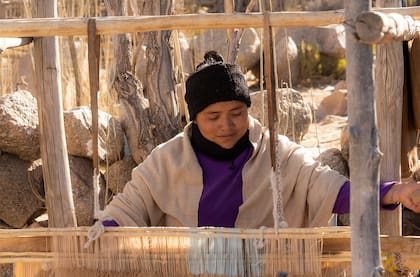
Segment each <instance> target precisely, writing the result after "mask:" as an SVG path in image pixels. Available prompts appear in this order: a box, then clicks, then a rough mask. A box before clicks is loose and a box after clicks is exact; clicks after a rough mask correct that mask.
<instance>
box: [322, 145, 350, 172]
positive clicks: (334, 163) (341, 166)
mask: <svg viewBox="0 0 420 277" xmlns="http://www.w3.org/2000/svg"><path fill="white" fill-rule="evenodd" d="M317 160H318V161H320V162H321V164H322V165H328V166H329V167H331V168H332V169H334V170H336V171H338V172H339V173H340V174H341V175H344V176H346V177H349V166H348V164H347V161H346V160H345V159H344V157H343V154H342V153H341V151H340V150H339V149H337V148H329V149H327V150H325V151H323V152H322V153H321V154H320V155H319V156H318V158H317Z"/></svg>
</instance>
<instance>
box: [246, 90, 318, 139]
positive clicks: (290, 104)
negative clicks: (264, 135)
mask: <svg viewBox="0 0 420 277" xmlns="http://www.w3.org/2000/svg"><path fill="white" fill-rule="evenodd" d="M264 96H265V97H267V94H266V93H265V94H264ZM280 100H281V101H280ZM251 101H252V105H251V107H250V110H249V111H250V114H251V115H252V116H253V117H255V118H256V119H258V120H259V121H260V122H261V123H262V124H263V125H265V126H268V121H267V104H266V103H264V111H265V115H264V117H263V114H262V110H263V109H262V105H261V92H254V93H251ZM277 105H278V108H277V110H278V116H279V120H278V132H279V134H283V135H286V136H287V137H288V138H289V139H291V140H293V141H295V142H297V143H299V142H300V141H301V140H302V138H303V136H304V135H305V134H306V133H307V132H308V129H309V126H310V125H311V123H312V111H311V107H310V105H309V104H307V103H306V102H305V101H304V99H303V97H302V95H301V94H300V93H299V91H297V90H294V89H278V90H277ZM263 118H264V121H263V120H262V119H263ZM293 130H294V133H293Z"/></svg>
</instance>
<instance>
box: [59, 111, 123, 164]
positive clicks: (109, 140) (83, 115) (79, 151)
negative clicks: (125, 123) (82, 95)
mask: <svg viewBox="0 0 420 277" xmlns="http://www.w3.org/2000/svg"><path fill="white" fill-rule="evenodd" d="M64 127H65V130H66V141H67V151H68V153H69V155H72V156H79V157H85V158H90V159H91V158H92V153H93V149H92V134H91V129H92V118H91V111H90V108H89V107H86V106H83V107H78V108H75V109H73V110H69V111H65V112H64ZM98 129H99V131H98V135H99V145H98V155H99V159H100V161H101V162H105V161H106V162H107V163H108V164H112V163H113V162H115V161H117V160H120V159H122V157H123V156H124V132H123V130H122V128H121V124H120V123H119V121H118V120H117V119H116V118H114V117H112V116H111V115H110V114H108V113H105V112H103V111H99V112H98Z"/></svg>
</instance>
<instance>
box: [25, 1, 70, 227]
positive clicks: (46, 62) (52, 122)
mask: <svg viewBox="0 0 420 277" xmlns="http://www.w3.org/2000/svg"><path fill="white" fill-rule="evenodd" d="M33 4H34V16H40V17H53V16H56V8H57V3H56V1H54V0H39V1H35V2H33ZM35 4H36V5H35ZM34 56H35V63H34V64H35V67H36V68H35V72H36V81H37V101H38V114H39V124H40V133H41V136H40V142H41V158H42V172H43V178H44V184H45V198H46V206H47V211H48V225H49V226H51V227H74V226H76V224H77V223H76V222H77V221H76V215H75V209H74V204H73V194H72V190H71V179H70V167H69V161H68V154H67V144H66V137H65V130H64V115H63V104H62V103H63V101H62V88H61V76H60V74H61V73H60V62H59V51H58V38H57V37H48V38H37V39H35V41H34Z"/></svg>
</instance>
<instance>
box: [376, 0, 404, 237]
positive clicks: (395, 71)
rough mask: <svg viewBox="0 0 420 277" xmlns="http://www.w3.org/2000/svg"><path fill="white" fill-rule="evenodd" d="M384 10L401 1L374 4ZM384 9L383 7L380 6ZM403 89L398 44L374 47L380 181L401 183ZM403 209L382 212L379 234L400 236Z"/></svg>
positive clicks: (402, 70)
mask: <svg viewBox="0 0 420 277" xmlns="http://www.w3.org/2000/svg"><path fill="white" fill-rule="evenodd" d="M379 2H383V3H384V4H385V3H387V5H386V7H392V6H393V7H396V6H398V7H401V0H392V1H389V0H388V1H377V2H376V3H377V5H378V4H379V5H380V4H381V3H379ZM381 6H382V7H385V6H384V5H381ZM403 87H404V57H403V49H402V43H401V42H388V43H385V44H378V45H376V60H375V97H376V109H377V114H378V129H379V146H380V149H381V151H382V153H383V154H384V157H383V159H382V161H381V177H380V179H381V181H382V182H387V181H394V180H397V181H398V180H400V178H401V173H400V161H401V128H402V104H403ZM401 213H402V210H401V207H398V208H397V209H395V210H394V211H381V213H380V222H381V233H382V234H386V235H393V236H399V235H401V233H402V223H401V221H402V215H401Z"/></svg>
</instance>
